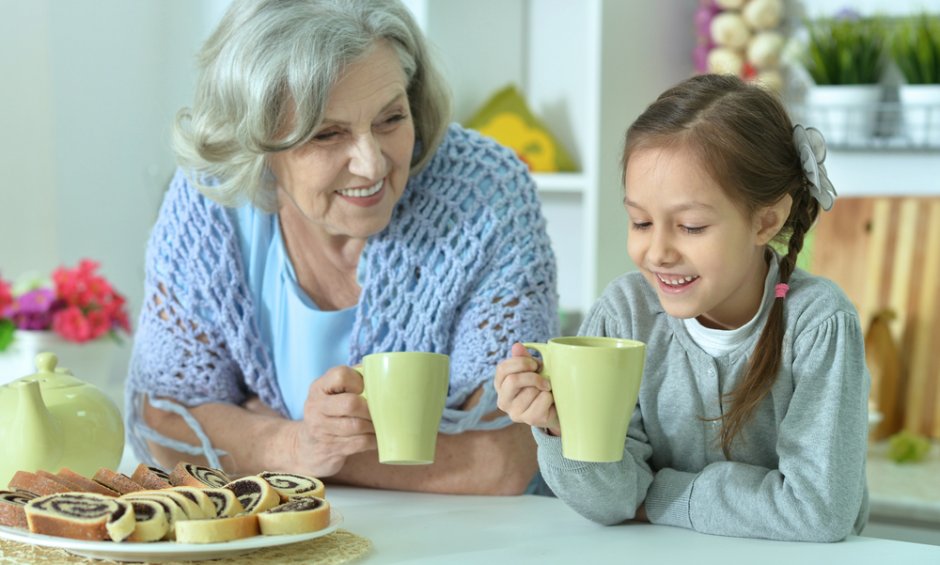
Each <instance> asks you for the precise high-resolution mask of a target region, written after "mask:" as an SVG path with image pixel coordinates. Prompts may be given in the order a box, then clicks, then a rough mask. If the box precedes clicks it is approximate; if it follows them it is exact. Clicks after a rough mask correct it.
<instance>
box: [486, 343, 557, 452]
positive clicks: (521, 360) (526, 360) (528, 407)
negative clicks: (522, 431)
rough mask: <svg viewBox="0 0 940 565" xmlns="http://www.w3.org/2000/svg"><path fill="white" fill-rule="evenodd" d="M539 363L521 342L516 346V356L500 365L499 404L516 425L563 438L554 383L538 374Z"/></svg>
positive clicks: (498, 372) (497, 383)
mask: <svg viewBox="0 0 940 565" xmlns="http://www.w3.org/2000/svg"><path fill="white" fill-rule="evenodd" d="M539 369H540V367H539V362H538V361H537V360H536V359H534V358H533V357H532V356H531V355H529V352H528V351H527V350H526V348H525V346H523V345H522V344H521V343H516V344H513V346H512V357H510V358H509V359H506V360H504V361H502V362H500V363H499V365H497V366H496V379H495V381H494V386H495V387H496V394H497V400H496V405H497V406H498V407H499V409H500V410H502V411H503V412H505V413H506V414H508V415H509V417H510V418H511V419H512V420H513V421H514V422H520V423H522V424H529V425H530V426H535V427H538V428H545V429H547V430H548V433H550V434H551V435H555V436H558V435H561V429H560V426H559V424H558V413H557V412H556V411H555V398H554V397H553V396H552V393H551V390H552V385H551V383H550V382H549V381H548V380H547V379H545V378H543V377H542V376H541V375H539V374H538V371H539Z"/></svg>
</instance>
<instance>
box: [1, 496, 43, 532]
mask: <svg viewBox="0 0 940 565" xmlns="http://www.w3.org/2000/svg"><path fill="white" fill-rule="evenodd" d="M34 498H36V495H35V494H33V493H31V492H26V491H22V490H18V491H12V490H0V526H10V527H12V528H24V529H25V528H29V524H28V523H27V522H26V503H27V502H29V501H30V500H32V499H34Z"/></svg>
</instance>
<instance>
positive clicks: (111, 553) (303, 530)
mask: <svg viewBox="0 0 940 565" xmlns="http://www.w3.org/2000/svg"><path fill="white" fill-rule="evenodd" d="M92 483H94V484H92ZM8 487H9V488H10V489H11V490H0V539H6V540H11V541H15V542H21V543H28V544H32V545H36V546H41V547H49V548H57V549H62V550H65V551H68V552H70V553H73V554H76V555H80V556H82V557H91V558H95V559H111V560H114V561H148V562H165V561H193V560H203V559H220V558H223V557H231V556H236V555H239V554H244V553H248V552H251V551H255V550H258V549H262V548H268V547H276V546H285V545H290V544H295V543H299V542H305V541H308V540H312V539H315V538H318V537H323V536H326V535H329V534H330V533H332V532H334V531H335V530H336V529H337V528H338V527H339V525H340V524H341V523H342V521H343V517H342V515H341V514H340V513H339V512H337V510H336V509H335V508H332V507H331V506H330V503H329V502H328V501H327V500H326V498H325V496H324V495H325V487H324V485H323V482H322V481H320V480H319V479H316V478H314V477H307V476H304V475H296V474H291V473H275V472H265V473H260V474H259V475H253V476H246V477H242V478H239V479H235V480H231V479H229V478H228V477H227V476H225V475H224V473H222V471H221V470H218V469H212V468H208V467H199V466H197V465H192V464H188V463H180V465H178V466H177V469H174V472H173V473H172V474H169V475H168V474H166V473H164V472H162V471H161V470H159V469H156V468H147V467H145V466H143V465H141V466H140V467H138V469H137V471H136V472H135V473H134V476H133V477H128V476H125V475H123V474H121V473H118V472H116V471H110V470H108V469H100V470H99V471H98V473H96V474H95V477H94V479H93V480H92V479H88V478H84V477H83V476H82V475H79V474H77V473H63V472H62V471H60V473H59V474H52V473H49V472H46V471H37V472H36V473H32V472H26V471H18V472H17V473H16V475H15V476H14V478H13V479H11V481H10V484H9V485H8ZM102 489H105V490H102Z"/></svg>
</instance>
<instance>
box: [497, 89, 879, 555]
mask: <svg viewBox="0 0 940 565" xmlns="http://www.w3.org/2000/svg"><path fill="white" fill-rule="evenodd" d="M825 154H826V151H825V144H824V142H823V139H822V136H821V135H820V134H819V132H818V131H816V130H814V129H812V128H804V127H803V126H800V125H793V124H792V123H791V121H790V119H789V117H788V116H787V113H786V110H785V109H784V107H783V106H782V104H781V103H780V102H779V100H778V99H777V98H776V97H774V96H773V95H771V94H770V93H768V92H767V91H765V90H763V89H762V88H761V87H758V86H753V85H748V84H745V83H744V82H742V81H741V80H739V79H737V78H734V77H731V76H717V75H704V76H697V77H694V78H691V79H688V80H686V81H684V82H682V83H680V84H679V85H677V86H675V87H673V88H671V89H669V90H667V91H666V92H664V93H663V94H662V95H661V96H660V97H659V98H658V99H657V100H656V101H655V102H654V103H653V104H652V105H651V106H650V107H649V108H647V110H646V111H645V112H644V113H643V114H642V115H641V116H640V117H639V118H638V119H637V120H636V122H635V123H634V124H633V125H632V126H631V127H630V129H629V130H628V131H627V136H626V143H625V149H624V156H623V167H624V172H623V179H624V186H625V194H624V204H625V207H626V210H627V216H628V217H629V221H630V235H629V240H628V242H627V249H628V252H629V254H630V258H631V259H632V260H633V262H634V263H635V264H636V266H637V269H638V272H631V273H627V274H625V275H623V276H621V277H619V278H618V279H617V280H615V281H614V282H613V283H611V285H610V286H609V287H608V288H607V289H606V290H605V292H604V294H603V295H602V296H601V298H600V299H599V300H598V302H597V303H596V304H595V305H594V306H593V308H592V309H591V311H590V313H589V314H588V316H587V318H586V319H585V321H584V324H583V325H582V326H581V331H580V333H581V334H583V335H598V336H613V337H622V338H632V339H637V340H640V341H643V342H646V344H647V356H646V368H645V373H644V375H643V383H642V386H641V389H640V396H639V401H638V403H637V406H636V409H635V410H634V411H633V416H632V420H631V422H630V428H629V432H628V433H627V437H626V439H625V442H624V457H623V460H622V461H620V462H618V463H584V462H579V461H572V460H568V459H565V458H564V457H562V454H561V440H560V438H559V437H556V436H558V435H559V434H560V429H559V422H558V417H557V414H556V412H555V409H554V405H553V400H552V395H551V385H550V383H549V382H548V381H547V380H545V379H543V378H542V377H541V376H539V375H538V374H537V371H538V368H539V365H538V362H537V361H536V360H535V359H533V358H532V357H530V356H529V355H528V353H527V352H526V351H525V348H524V347H523V346H522V345H521V344H516V345H514V346H513V351H512V354H513V356H512V357H511V358H510V359H507V360H504V361H502V362H501V363H500V364H499V366H498V368H497V373H496V379H495V386H496V390H497V392H498V395H499V402H498V405H499V407H500V408H501V409H502V410H504V411H505V412H506V413H508V414H509V415H510V417H512V419H513V420H515V421H517V422H523V423H527V424H530V425H531V426H533V427H534V429H533V434H534V435H535V439H536V441H537V443H538V459H539V467H540V470H541V473H542V475H543V477H544V479H545V481H546V483H547V484H548V486H550V487H551V489H552V490H553V491H554V492H555V494H556V495H557V496H558V497H559V498H561V499H562V500H564V501H565V502H566V503H567V504H569V505H570V506H571V507H573V508H574V509H575V510H576V511H578V512H579V513H580V514H582V515H584V516H586V517H587V518H590V519H591V520H594V521H597V522H600V523H603V524H616V523H619V522H622V521H624V520H628V519H631V518H636V519H647V520H649V521H650V522H653V523H656V524H666V525H673V526H681V527H685V528H691V529H694V530H697V531H700V532H705V533H710V534H719V535H728V536H747V537H759V538H771V539H779V540H806V541H836V540H841V539H843V538H845V537H846V536H847V535H849V534H852V533H856V534H857V533H859V532H860V531H861V529H862V528H863V527H864V525H865V523H866V521H867V517H868V493H867V487H866V483H865V454H866V443H867V399H868V389H869V375H868V370H867V369H866V366H865V361H864V350H863V338H862V331H861V328H860V324H859V319H858V314H857V312H856V311H855V309H854V308H853V306H852V304H851V303H850V302H849V300H848V299H847V298H846V296H845V294H844V293H843V292H842V291H841V290H840V289H839V288H837V287H836V285H835V284H833V283H832V282H830V281H828V280H826V279H822V278H819V277H815V276H812V275H810V274H808V273H806V272H804V271H802V270H800V269H797V268H796V258H797V254H798V253H799V251H800V248H801V247H802V246H803V238H804V237H805V235H806V232H807V231H808V230H809V228H810V227H811V226H812V225H813V222H814V221H815V219H816V216H817V213H818V211H819V208H820V207H822V208H823V209H825V210H828V209H829V208H830V207H831V206H832V203H833V199H834V197H835V191H834V190H833V187H832V185H831V184H830V182H829V180H828V178H827V176H826V170H825V168H824V167H823V165H822V163H823V160H824V159H825ZM774 240H777V241H779V242H781V243H782V244H783V248H784V249H785V252H783V253H782V254H777V253H776V252H775V251H774V250H772V248H771V247H770V246H769V244H770V243H771V242H772V241H774Z"/></svg>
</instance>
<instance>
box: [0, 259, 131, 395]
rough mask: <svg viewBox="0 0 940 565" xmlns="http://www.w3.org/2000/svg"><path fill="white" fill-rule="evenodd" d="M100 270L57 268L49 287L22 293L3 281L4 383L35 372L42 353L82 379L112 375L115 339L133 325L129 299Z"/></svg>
mask: <svg viewBox="0 0 940 565" xmlns="http://www.w3.org/2000/svg"><path fill="white" fill-rule="evenodd" d="M98 267H99V264H98V263H97V262H95V261H92V260H89V259H83V260H82V261H80V262H79V264H78V266H77V267H75V268H66V267H60V268H58V269H56V270H55V271H54V272H53V273H52V279H51V281H49V282H48V283H36V282H32V283H27V284H25V285H21V286H23V287H24V288H17V289H14V288H13V287H12V286H11V284H10V283H9V282H7V281H5V280H3V278H2V277H0V373H2V374H0V384H2V383H3V382H6V381H9V380H13V379H15V378H19V377H22V376H25V375H27V374H29V373H32V372H34V370H33V365H32V362H33V358H34V357H35V355H36V353H39V352H41V351H52V352H53V353H55V354H57V355H58V356H59V358H60V365H62V366H65V367H68V368H70V369H72V370H73V371H74V372H75V373H76V375H78V376H82V375H80V374H79V373H80V372H81V371H85V370H88V371H92V372H107V368H106V367H105V366H104V365H105V363H104V361H108V362H110V357H111V355H110V354H109V352H110V351H111V350H113V349H115V348H114V341H118V342H120V338H121V334H124V335H129V334H130V333H131V326H130V322H129V321H128V312H127V302H126V300H125V298H124V296H123V295H121V294H120V293H118V292H117V291H116V290H114V287H112V286H111V283H109V282H108V280H107V279H105V278H104V277H103V276H101V275H99V274H98V273H97V270H98ZM108 338H111V339H108ZM109 344H110V345H109ZM88 376H92V375H88Z"/></svg>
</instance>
